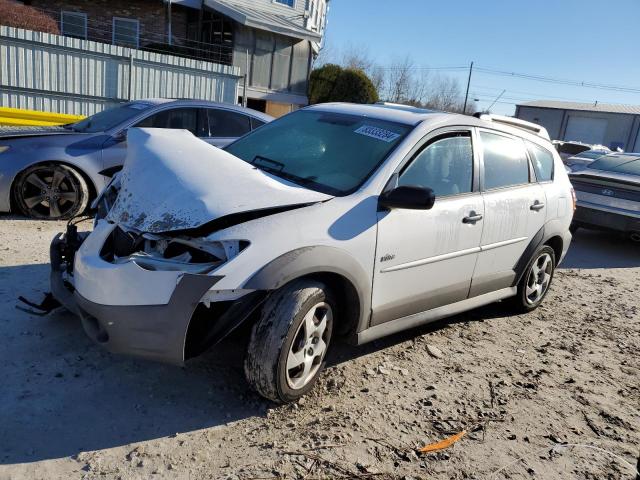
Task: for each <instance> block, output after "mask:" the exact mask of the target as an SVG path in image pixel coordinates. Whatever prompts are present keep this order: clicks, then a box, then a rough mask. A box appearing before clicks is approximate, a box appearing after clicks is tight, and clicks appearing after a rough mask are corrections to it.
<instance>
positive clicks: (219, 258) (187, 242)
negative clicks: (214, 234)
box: [100, 227, 249, 274]
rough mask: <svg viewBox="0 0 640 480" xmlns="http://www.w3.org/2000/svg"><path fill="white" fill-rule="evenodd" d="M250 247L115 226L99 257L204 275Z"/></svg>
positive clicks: (237, 242)
mask: <svg viewBox="0 0 640 480" xmlns="http://www.w3.org/2000/svg"><path fill="white" fill-rule="evenodd" d="M248 246H249V242H247V241H244V240H224V241H207V240H204V239H197V238H188V237H174V238H171V237H165V236H161V235H155V234H151V233H143V234H137V233H133V232H127V231H124V230H123V229H121V228H120V227H116V228H115V229H114V230H113V232H112V233H111V235H110V236H109V237H108V239H107V241H106V242H105V244H104V246H103V247H102V250H101V252H100V256H101V257H102V259H103V260H105V261H108V262H110V263H116V264H118V263H127V262H134V263H135V264H136V265H138V266H139V267H141V268H144V269H146V270H165V271H166V270H169V271H184V272H189V273H199V274H205V273H209V272H211V271H212V270H214V269H216V268H217V267H219V266H221V265H223V264H225V263H227V262H228V261H229V260H231V259H233V258H234V257H236V256H237V255H238V254H239V253H240V252H242V251H243V250H244V249H245V248H247V247H248Z"/></svg>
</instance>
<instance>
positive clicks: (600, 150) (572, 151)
mask: <svg viewBox="0 0 640 480" xmlns="http://www.w3.org/2000/svg"><path fill="white" fill-rule="evenodd" d="M553 145H554V147H556V150H557V151H558V153H559V154H560V158H561V159H562V161H563V162H564V163H565V164H567V160H569V159H570V158H574V159H575V158H585V159H589V158H590V157H591V156H592V155H594V154H600V155H606V154H607V153H611V150H610V149H609V148H607V147H605V146H604V145H591V144H588V143H582V142H565V141H562V140H554V141H553ZM567 165H568V164H567Z"/></svg>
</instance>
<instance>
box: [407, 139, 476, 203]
mask: <svg viewBox="0 0 640 480" xmlns="http://www.w3.org/2000/svg"><path fill="white" fill-rule="evenodd" d="M398 184H399V185H415V186H422V187H428V188H431V189H432V190H433V191H434V193H435V194H436V197H446V196H450V195H457V194H460V193H469V192H471V191H472V190H473V149H472V147H471V137H470V136H469V135H468V134H465V135H458V136H455V137H446V138H440V139H439V140H436V141H434V142H432V143H430V144H429V145H428V146H427V147H426V148H425V149H424V150H422V151H421V152H420V153H418V155H417V156H416V157H415V158H414V159H413V161H412V162H411V163H410V164H409V166H408V167H406V169H405V170H404V171H403V172H402V174H401V175H400V179H399V181H398Z"/></svg>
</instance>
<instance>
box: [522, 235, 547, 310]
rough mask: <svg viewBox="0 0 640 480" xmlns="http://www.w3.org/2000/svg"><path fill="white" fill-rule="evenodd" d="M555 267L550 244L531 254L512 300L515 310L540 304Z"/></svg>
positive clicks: (528, 308) (529, 308)
mask: <svg viewBox="0 0 640 480" xmlns="http://www.w3.org/2000/svg"><path fill="white" fill-rule="evenodd" d="M555 268H556V255H555V252H554V251H553V248H551V247H550V246H548V245H545V246H543V247H542V248H540V249H539V250H538V251H537V252H536V253H535V254H534V255H533V257H532V258H531V261H530V262H529V264H528V265H527V269H526V270H525V273H524V275H523V276H522V279H521V280H520V283H519V284H518V294H517V295H516V296H515V297H514V298H513V301H512V305H513V306H514V307H515V309H516V310H517V311H519V312H523V313H524V312H530V311H532V310H535V309H536V308H538V307H539V306H540V304H541V303H542V300H544V297H545V296H546V295H547V293H548V292H549V287H550V286H551V281H552V280H553V274H554V272H555Z"/></svg>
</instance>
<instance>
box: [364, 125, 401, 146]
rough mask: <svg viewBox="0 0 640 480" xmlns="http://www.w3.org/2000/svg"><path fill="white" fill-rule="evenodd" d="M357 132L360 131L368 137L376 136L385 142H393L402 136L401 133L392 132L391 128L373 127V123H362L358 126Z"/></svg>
mask: <svg viewBox="0 0 640 480" xmlns="http://www.w3.org/2000/svg"><path fill="white" fill-rule="evenodd" d="M355 133H359V134H360V135H366V136H367V137H371V138H375V139H377V140H382V141H383V142H387V143H390V142H393V141H394V140H395V139H396V138H398V137H399V136H400V134H399V133H395V132H392V131H390V130H385V129H384V128H378V127H372V126H371V125H362V126H361V127H360V128H358V129H357V130H356V131H355Z"/></svg>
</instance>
